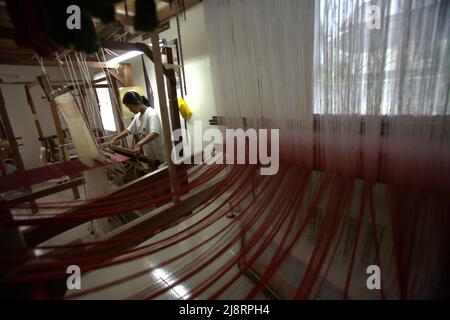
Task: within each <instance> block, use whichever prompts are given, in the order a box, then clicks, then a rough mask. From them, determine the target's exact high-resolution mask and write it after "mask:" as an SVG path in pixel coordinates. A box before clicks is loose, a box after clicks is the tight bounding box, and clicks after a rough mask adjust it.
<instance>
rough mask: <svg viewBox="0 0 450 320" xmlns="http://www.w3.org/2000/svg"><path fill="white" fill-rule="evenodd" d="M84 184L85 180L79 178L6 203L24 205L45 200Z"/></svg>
mask: <svg viewBox="0 0 450 320" xmlns="http://www.w3.org/2000/svg"><path fill="white" fill-rule="evenodd" d="M83 183H84V180H83V178H78V179H74V180H69V181H66V182H63V183H60V184H57V185H54V186H51V187H48V188H45V189H42V190H38V191H35V192H32V193H28V194H25V195H21V196H19V197H17V198H14V199H11V200H8V201H7V202H6V203H8V204H12V203H14V204H18V203H24V202H28V201H30V200H35V199H39V198H43V197H46V196H48V195H50V194H54V193H58V192H61V191H64V190H67V189H71V188H75V187H77V186H80V185H82V184H83Z"/></svg>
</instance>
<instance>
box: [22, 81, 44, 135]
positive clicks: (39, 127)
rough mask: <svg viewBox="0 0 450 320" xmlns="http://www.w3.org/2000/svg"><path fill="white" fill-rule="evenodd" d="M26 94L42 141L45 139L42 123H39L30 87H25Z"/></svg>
mask: <svg viewBox="0 0 450 320" xmlns="http://www.w3.org/2000/svg"><path fill="white" fill-rule="evenodd" d="M25 93H26V95H27V102H28V106H29V107H30V109H31V113H32V115H33V119H34V124H35V126H36V130H37V132H38V135H39V140H40V141H42V139H43V138H44V133H43V132H42V128H41V123H40V122H39V119H38V117H37V112H36V107H35V106H34V102H33V98H32V97H31V93H30V88H29V87H28V85H26V86H25Z"/></svg>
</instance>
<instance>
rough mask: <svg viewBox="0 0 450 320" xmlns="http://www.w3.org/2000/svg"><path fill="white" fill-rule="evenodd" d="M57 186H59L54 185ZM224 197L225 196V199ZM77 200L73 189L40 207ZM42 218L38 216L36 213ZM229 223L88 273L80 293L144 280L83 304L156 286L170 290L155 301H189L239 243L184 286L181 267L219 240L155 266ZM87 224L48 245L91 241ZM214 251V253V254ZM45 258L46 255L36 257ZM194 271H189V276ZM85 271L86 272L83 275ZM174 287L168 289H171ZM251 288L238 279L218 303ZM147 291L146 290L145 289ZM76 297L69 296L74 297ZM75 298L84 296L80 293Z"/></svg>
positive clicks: (102, 293)
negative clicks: (78, 240)
mask: <svg viewBox="0 0 450 320" xmlns="http://www.w3.org/2000/svg"><path fill="white" fill-rule="evenodd" d="M51 183H53V184H54V183H55V182H51ZM44 186H45V185H41V186H40V187H44ZM79 190H80V193H81V194H82V197H84V192H83V189H82V188H80V189H79ZM224 196H225V195H223V196H222V197H224ZM71 200H73V194H72V191H71V190H66V191H63V192H60V193H58V194H54V195H51V196H48V197H45V198H42V199H40V200H39V201H38V202H41V203H42V202H52V201H71ZM217 203H220V201H217ZM216 205H217V204H216V203H212V204H211V205H209V206H208V208H207V209H205V210H203V211H201V212H198V213H196V214H195V215H193V216H192V217H190V218H189V219H187V220H186V221H184V222H183V223H181V224H179V225H177V226H175V227H172V228H170V229H168V230H165V231H164V232H162V233H160V234H158V235H157V236H155V237H153V238H151V239H149V240H147V241H146V242H144V243H142V244H141V246H145V245H148V244H150V243H154V242H155V241H157V240H161V239H164V238H166V237H168V236H170V235H172V234H174V233H177V232H179V231H181V230H183V229H184V228H187V227H188V226H190V225H192V224H195V223H196V222H198V221H199V220H200V219H201V218H202V217H203V216H204V215H206V214H208V212H210V211H209V210H212V208H214V207H215V206H216ZM17 212H20V211H19V210H15V211H14V212H13V214H14V213H17ZM37 215H39V213H37ZM229 222H230V219H229V218H226V217H223V218H221V219H220V220H219V221H217V222H216V223H214V224H213V225H212V226H210V227H208V228H207V229H205V230H203V231H201V232H199V233H197V234H195V235H193V236H191V237H190V238H188V239H186V240H184V241H182V242H179V243H178V244H176V245H173V246H171V247H169V248H167V249H164V250H161V251H159V252H157V253H154V254H151V255H148V256H145V257H144V258H139V259H135V260H133V261H131V262H127V263H123V264H118V265H115V266H113V267H108V268H104V269H101V270H96V271H93V272H88V273H86V274H84V275H82V279H81V286H82V290H81V292H83V291H86V290H88V289H90V288H93V287H95V286H98V285H103V284H105V283H110V282H111V281H114V280H117V279H120V278H122V277H125V276H127V275H131V274H134V273H137V272H140V271H143V275H141V276H140V277H137V278H134V279H131V280H128V281H126V282H124V283H122V284H119V285H115V286H113V287H110V288H107V289H105V290H101V291H97V292H94V293H89V294H86V295H83V296H81V297H79V298H80V299H126V298H130V297H134V298H136V297H140V298H141V297H147V296H148V294H149V291H148V288H149V287H152V288H155V287H157V288H158V289H160V288H168V289H167V290H166V291H165V292H163V293H161V294H160V295H159V296H157V297H155V298H156V299H189V298H190V292H191V290H193V289H195V287H197V286H199V285H201V284H203V283H205V281H206V280H207V279H208V278H209V277H212V276H213V275H215V274H216V273H217V272H218V270H219V269H220V268H221V267H222V266H223V265H224V264H225V263H226V262H227V261H229V260H230V259H232V258H233V256H234V252H237V250H238V249H239V243H236V244H234V245H233V246H232V247H231V248H230V250H227V251H226V252H225V253H224V254H223V255H222V256H220V257H218V258H217V259H215V260H214V261H213V262H212V263H210V264H209V265H208V266H206V267H205V268H202V269H201V270H199V271H198V272H196V273H195V274H194V275H193V276H192V277H191V278H189V279H188V280H186V281H183V282H182V283H176V284H175V282H176V281H177V280H178V279H177V275H176V272H177V271H179V270H180V268H185V269H186V266H188V264H189V263H192V262H194V263H196V262H197V260H198V259H199V257H201V254H204V253H205V252H213V253H214V252H215V251H214V250H216V249H215V248H214V245H215V241H208V242H206V243H205V244H204V245H203V246H202V247H200V248H198V249H197V250H195V251H192V252H190V253H189V254H188V255H186V256H184V257H183V258H181V259H179V260H177V261H174V262H172V263H170V264H168V265H166V266H164V267H159V268H158V267H156V266H158V265H159V264H161V263H162V262H164V261H166V260H167V259H170V258H172V257H175V256H177V255H180V254H182V253H184V252H186V251H190V250H191V249H192V247H193V246H195V245H196V244H199V243H201V242H204V241H205V240H206V239H208V237H210V236H211V235H214V234H215V233H217V231H218V230H219V229H220V228H222V227H223V226H224V225H225V224H227V223H229ZM89 232H90V230H89V223H85V224H83V225H80V226H78V227H76V228H74V229H72V230H69V231H67V232H65V233H63V234H61V235H59V236H57V237H55V238H52V239H50V240H49V241H47V242H46V243H45V244H47V245H51V244H64V243H69V242H72V241H74V240H77V239H84V240H88V239H90V235H89ZM211 250H212V251H211ZM37 253H39V254H42V253H43V252H42V251H41V252H37ZM190 270H191V269H188V272H189V271H190ZM238 270H239V269H238V267H237V265H236V264H234V265H233V266H232V268H231V269H230V270H229V271H228V272H227V273H226V274H225V275H224V276H222V277H221V278H220V279H219V280H218V281H215V282H214V283H213V284H212V285H211V286H208V287H207V288H206V290H205V291H204V292H203V293H201V294H200V295H199V296H198V297H196V298H197V299H206V298H208V297H209V296H210V295H211V294H213V293H214V292H216V291H217V290H218V289H220V288H221V287H222V286H223V285H224V284H225V283H227V282H228V281H229V280H230V279H231V278H232V277H233V275H235V274H236V273H237V272H238ZM81 271H82V270H81ZM169 287H170V288H169ZM252 288H253V283H252V281H251V280H250V279H249V278H247V277H246V276H244V275H243V276H240V277H239V278H238V279H237V280H236V281H235V282H234V283H233V285H231V286H230V287H229V288H228V289H227V290H226V291H225V292H224V294H223V295H222V296H221V297H220V299H242V298H243V297H245V295H246V293H247V292H249V291H250V290H251V289H252ZM146 289H147V290H146ZM139 292H141V294H140V295H139V296H136V294H137V293H139ZM71 293H72V292H68V295H70V294H71ZM76 293H80V291H78V290H77V292H76ZM257 298H258V299H265V297H264V295H262V294H260V295H259V296H258V297H257Z"/></svg>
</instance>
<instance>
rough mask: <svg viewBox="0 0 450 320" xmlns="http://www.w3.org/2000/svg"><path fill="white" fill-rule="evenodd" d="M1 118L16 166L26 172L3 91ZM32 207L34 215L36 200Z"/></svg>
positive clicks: (0, 95)
mask: <svg viewBox="0 0 450 320" xmlns="http://www.w3.org/2000/svg"><path fill="white" fill-rule="evenodd" d="M0 118H1V121H2V123H3V127H4V129H5V134H6V138H7V139H8V142H9V147H10V148H11V149H12V151H13V157H14V164H15V165H16V168H17V170H18V171H25V165H24V164H23V160H22V157H21V156H20V150H19V146H18V145H17V141H16V138H15V136H14V131H13V129H12V127H11V122H10V121H9V117H8V112H7V111H6V107H5V100H4V99H3V93H2V91H1V90H0ZM25 190H26V191H27V192H31V191H32V190H31V188H30V187H28V188H25ZM30 207H31V211H32V212H33V213H34V212H37V211H38V209H37V206H36V202H35V201H34V200H33V201H30Z"/></svg>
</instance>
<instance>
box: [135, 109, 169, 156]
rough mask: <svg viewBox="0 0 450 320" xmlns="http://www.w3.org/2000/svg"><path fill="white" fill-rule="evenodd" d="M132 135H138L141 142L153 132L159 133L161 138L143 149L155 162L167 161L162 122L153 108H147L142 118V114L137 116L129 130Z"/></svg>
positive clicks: (145, 145) (147, 144)
mask: <svg viewBox="0 0 450 320" xmlns="http://www.w3.org/2000/svg"><path fill="white" fill-rule="evenodd" d="M127 130H128V132H129V133H131V134H136V135H138V139H139V140H141V139H143V138H144V137H145V136H147V135H148V134H149V133H151V132H155V133H157V134H158V135H159V136H158V137H157V138H156V139H153V140H152V141H150V142H148V143H146V144H144V145H143V146H142V149H143V150H144V154H145V155H146V156H147V157H149V158H150V159H153V160H159V161H161V162H164V161H165V156H164V145H163V142H162V129H161V120H160V119H159V115H158V113H157V112H156V111H155V110H154V109H153V108H146V109H145V112H144V114H143V115H142V117H141V113H138V114H135V115H134V118H133V121H131V124H130V125H129V127H128V128H127Z"/></svg>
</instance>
